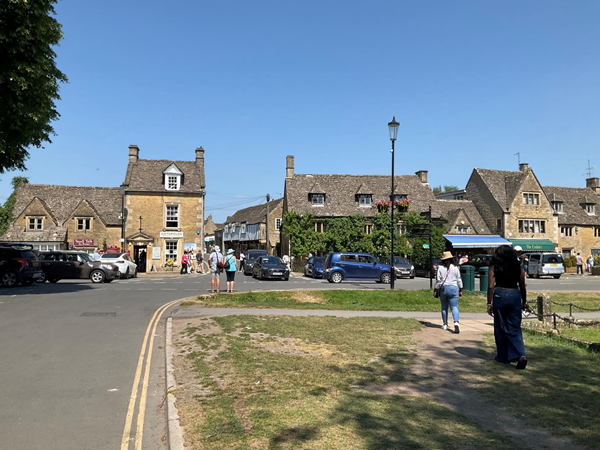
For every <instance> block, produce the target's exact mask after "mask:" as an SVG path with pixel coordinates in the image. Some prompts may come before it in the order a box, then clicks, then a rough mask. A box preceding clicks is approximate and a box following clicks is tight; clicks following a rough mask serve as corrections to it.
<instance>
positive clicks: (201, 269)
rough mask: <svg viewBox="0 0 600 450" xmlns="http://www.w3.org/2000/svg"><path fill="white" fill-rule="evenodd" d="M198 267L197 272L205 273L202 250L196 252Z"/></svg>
mask: <svg viewBox="0 0 600 450" xmlns="http://www.w3.org/2000/svg"><path fill="white" fill-rule="evenodd" d="M196 266H197V267H196V272H200V273H204V268H203V267H202V250H198V251H197V252H196Z"/></svg>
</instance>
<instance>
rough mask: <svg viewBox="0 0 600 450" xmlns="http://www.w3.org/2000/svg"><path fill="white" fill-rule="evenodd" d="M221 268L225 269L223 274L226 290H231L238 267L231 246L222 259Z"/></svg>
mask: <svg viewBox="0 0 600 450" xmlns="http://www.w3.org/2000/svg"><path fill="white" fill-rule="evenodd" d="M223 268H224V269H225V274H226V275H227V292H233V283H234V280H235V273H236V272H237V270H238V267H237V260H236V258H235V254H234V251H233V249H232V248H230V249H229V250H227V256H225V261H223Z"/></svg>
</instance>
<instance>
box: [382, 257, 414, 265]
mask: <svg viewBox="0 0 600 450" xmlns="http://www.w3.org/2000/svg"><path fill="white" fill-rule="evenodd" d="M387 260H388V263H389V260H390V258H389V257H388V259H387ZM402 264H406V265H410V263H409V262H408V260H407V259H405V258H398V257H397V256H394V265H402Z"/></svg>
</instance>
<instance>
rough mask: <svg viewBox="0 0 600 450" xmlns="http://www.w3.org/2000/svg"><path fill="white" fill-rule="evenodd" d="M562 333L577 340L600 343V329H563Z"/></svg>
mask: <svg viewBox="0 0 600 450" xmlns="http://www.w3.org/2000/svg"><path fill="white" fill-rule="evenodd" d="M560 333H561V334H564V335H565V336H571V337H574V338H577V339H584V340H586V341H592V342H600V328H564V329H563V328H561V329H560Z"/></svg>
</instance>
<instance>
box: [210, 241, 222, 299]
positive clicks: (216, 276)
mask: <svg viewBox="0 0 600 450" xmlns="http://www.w3.org/2000/svg"><path fill="white" fill-rule="evenodd" d="M220 262H223V255H221V249H220V248H219V246H218V245H215V248H214V249H213V251H212V252H211V254H210V256H209V257H208V264H209V266H210V292H211V293H214V292H217V293H218V292H219V289H221V271H222V269H220V268H219V267H218V266H217V264H218V263H220ZM215 280H216V281H215ZM215 284H216V286H217V290H216V291H215Z"/></svg>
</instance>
